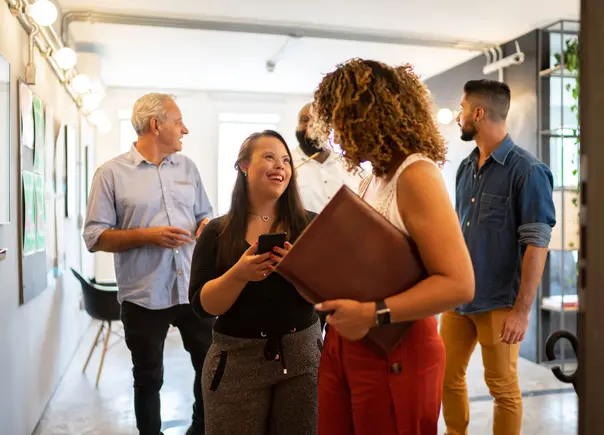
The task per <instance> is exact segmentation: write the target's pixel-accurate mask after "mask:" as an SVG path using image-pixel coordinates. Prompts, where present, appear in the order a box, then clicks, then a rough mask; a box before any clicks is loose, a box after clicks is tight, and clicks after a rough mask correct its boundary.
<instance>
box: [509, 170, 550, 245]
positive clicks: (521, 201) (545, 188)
mask: <svg viewBox="0 0 604 435" xmlns="http://www.w3.org/2000/svg"><path fill="white" fill-rule="evenodd" d="M553 185H554V182H553V177H552V173H551V171H550V169H549V168H548V167H547V166H546V165H545V164H543V163H541V162H539V163H535V164H533V165H532V166H531V167H530V168H529V170H528V171H527V173H526V174H525V176H524V177H522V179H521V182H520V188H519V193H518V210H519V226H518V236H519V241H520V243H521V244H522V245H531V246H535V247H538V248H547V247H548V245H549V242H550V238H551V234H552V228H553V227H554V225H556V211H555V208H554V201H553V198H552V192H553Z"/></svg>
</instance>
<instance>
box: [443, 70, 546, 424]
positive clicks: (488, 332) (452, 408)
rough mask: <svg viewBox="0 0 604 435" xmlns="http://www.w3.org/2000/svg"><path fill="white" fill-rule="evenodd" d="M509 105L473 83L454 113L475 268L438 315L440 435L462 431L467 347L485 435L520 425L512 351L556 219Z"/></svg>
mask: <svg viewBox="0 0 604 435" xmlns="http://www.w3.org/2000/svg"><path fill="white" fill-rule="evenodd" d="M510 99H511V93H510V88H509V87H508V85H506V84H505V83H501V82H497V81H492V80H472V81H469V82H467V83H466V85H465V87H464V94H463V97H462V100H461V107H460V111H459V114H458V115H457V122H458V124H459V126H460V128H461V139H462V140H464V141H475V142H476V148H475V149H474V151H472V153H471V154H470V155H469V156H468V157H467V158H466V159H465V160H463V161H462V163H461V165H460V166H459V169H458V171H457V180H456V209H457V214H458V216H459V220H460V223H461V227H462V229H463V234H464V238H465V240H466V243H467V245H468V248H469V250H470V255H471V257H472V263H473V265H474V273H475V276H476V295H475V298H474V300H472V301H471V302H469V303H467V304H463V305H460V306H459V307H457V308H456V309H454V310H451V311H447V312H446V313H444V314H443V315H442V316H441V325H440V334H441V336H442V338H443V341H444V343H445V349H446V354H447V366H446V371H445V380H444V392H443V414H444V418H445V422H446V425H447V434H448V435H465V434H467V433H468V424H469V421H470V411H469V402H468V391H467V386H466V369H467V367H468V363H469V360H470V357H471V355H472V353H473V352H474V348H475V346H476V343H480V347H481V350H482V352H481V353H482V361H483V364H484V369H485V371H484V373H485V380H486V383H487V385H488V387H489V391H490V393H491V395H492V396H493V398H494V399H495V400H494V406H495V410H494V415H493V434H494V435H518V434H520V430H521V426H522V395H521V392H520V388H519V385H518V372H517V362H518V353H519V350H520V342H521V341H522V340H523V338H524V334H525V333H526V330H527V328H528V323H529V314H530V311H531V307H532V305H533V301H534V299H535V293H536V291H537V286H538V285H539V281H540V280H541V275H542V273H543V268H544V265H545V260H546V257H547V251H548V249H547V248H548V244H549V241H550V235H551V232H552V228H553V227H554V225H555V223H556V221H555V210H554V203H553V199H552V189H553V177H552V174H551V172H550V170H549V168H548V167H547V166H546V165H545V164H543V163H542V162H540V161H539V160H537V159H536V158H535V157H534V156H532V155H531V154H530V153H529V152H528V151H526V150H524V149H522V148H520V147H519V146H517V145H515V144H514V142H513V141H512V139H511V138H510V136H509V135H508V133H507V130H506V117H507V114H508V110H509V107H510ZM485 430H486V429H485Z"/></svg>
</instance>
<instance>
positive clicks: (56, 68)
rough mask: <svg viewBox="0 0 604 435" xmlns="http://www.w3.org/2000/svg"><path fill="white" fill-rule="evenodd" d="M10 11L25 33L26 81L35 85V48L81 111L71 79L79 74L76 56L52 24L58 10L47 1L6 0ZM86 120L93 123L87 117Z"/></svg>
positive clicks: (79, 101) (79, 99)
mask: <svg viewBox="0 0 604 435" xmlns="http://www.w3.org/2000/svg"><path fill="white" fill-rule="evenodd" d="M5 1H6V3H7V4H8V7H9V10H10V12H11V14H12V15H13V16H14V17H15V18H16V19H17V20H18V21H19V23H20V24H21V27H23V30H25V32H26V33H27V35H28V43H29V44H28V48H29V53H28V63H27V65H26V67H25V82H26V83H27V84H29V85H35V84H36V81H37V73H36V66H35V63H34V55H33V51H34V50H35V47H37V48H38V50H39V51H40V53H41V55H42V56H43V57H44V58H45V59H46V61H47V62H48V64H49V65H50V67H51V69H52V71H53V72H54V73H55V76H56V77H57V79H58V80H59V82H60V83H61V84H62V85H63V87H65V90H66V91H67V93H68V94H69V96H70V97H71V99H72V100H73V102H74V103H75V104H76V106H77V107H78V109H80V110H82V112H86V111H85V110H83V107H82V106H83V103H82V99H81V98H80V93H78V92H77V91H76V90H75V89H74V87H73V86H72V83H71V82H72V80H73V78H75V77H77V76H78V73H77V71H76V70H75V63H76V62H77V55H75V52H73V50H72V49H70V48H68V47H65V46H64V44H63V42H62V40H61V39H60V38H59V36H58V35H57V32H56V31H55V30H54V28H53V27H52V25H51V24H52V23H54V22H55V21H56V19H57V15H58V11H57V9H56V7H55V6H54V4H52V3H51V2H50V1H49V0H35V1H34V2H30V1H29V0H5ZM88 121H89V122H90V123H91V124H92V125H95V124H94V123H93V122H92V121H91V120H90V118H89V117H88ZM102 125H103V127H104V129H105V130H106V129H107V128H110V125H111V124H110V123H109V121H108V120H107V121H106V122H104V123H102Z"/></svg>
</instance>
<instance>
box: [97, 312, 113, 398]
mask: <svg viewBox="0 0 604 435" xmlns="http://www.w3.org/2000/svg"><path fill="white" fill-rule="evenodd" d="M108 323H109V325H108V326H107V336H106V337H105V344H104V346H103V353H102V354H101V363H100V364H99V372H98V373H97V375H96V386H97V387H98V386H99V379H101V372H102V371H103V362H105V354H106V353H107V345H108V344H109V337H111V322H108Z"/></svg>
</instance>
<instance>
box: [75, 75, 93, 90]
mask: <svg viewBox="0 0 604 435" xmlns="http://www.w3.org/2000/svg"><path fill="white" fill-rule="evenodd" d="M71 86H72V87H73V90H74V91H76V92H77V93H78V94H85V93H86V92H88V91H89V90H90V86H91V83H90V79H89V78H88V76H87V75H85V74H78V75H77V76H75V77H74V78H73V79H71Z"/></svg>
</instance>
